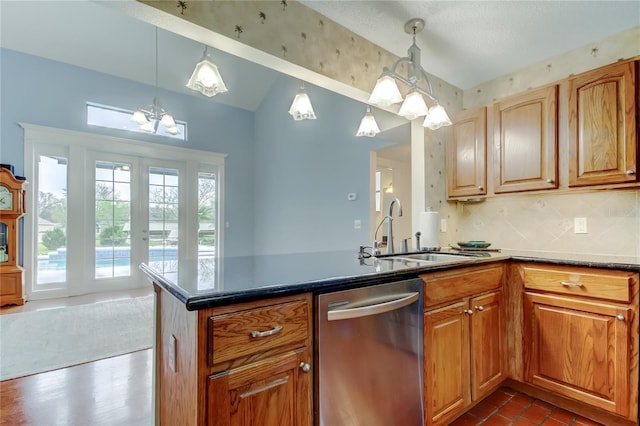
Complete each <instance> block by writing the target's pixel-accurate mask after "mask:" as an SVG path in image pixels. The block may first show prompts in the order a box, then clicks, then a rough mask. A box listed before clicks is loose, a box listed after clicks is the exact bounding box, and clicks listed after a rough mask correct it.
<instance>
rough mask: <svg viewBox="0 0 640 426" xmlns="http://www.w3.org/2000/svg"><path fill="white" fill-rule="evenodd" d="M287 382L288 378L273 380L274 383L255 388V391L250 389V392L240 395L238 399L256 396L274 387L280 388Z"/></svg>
mask: <svg viewBox="0 0 640 426" xmlns="http://www.w3.org/2000/svg"><path fill="white" fill-rule="evenodd" d="M288 381H289V376H286V377H282V378H280V379H275V380H274V381H272V382H269V383H265V384H264V385H262V386H258V387H257V388H255V389H251V390H248V391H246V392H243V393H241V394H240V398H246V397H248V396H251V395H255V394H257V393H260V392H263V391H266V390H269V389H271V388H275V387H278V386H280V385H284V384H285V383H287V382H288Z"/></svg>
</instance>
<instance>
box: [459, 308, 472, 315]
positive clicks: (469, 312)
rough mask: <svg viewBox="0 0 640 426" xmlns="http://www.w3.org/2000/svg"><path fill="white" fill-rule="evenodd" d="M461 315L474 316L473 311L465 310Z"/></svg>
mask: <svg viewBox="0 0 640 426" xmlns="http://www.w3.org/2000/svg"><path fill="white" fill-rule="evenodd" d="M460 313H461V314H467V315H473V311H472V310H471V309H465V310H464V311H462V312H460Z"/></svg>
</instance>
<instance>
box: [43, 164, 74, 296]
mask: <svg viewBox="0 0 640 426" xmlns="http://www.w3.org/2000/svg"><path fill="white" fill-rule="evenodd" d="M37 211H38V219H37V229H38V231H37V233H38V271H37V274H36V275H37V280H36V282H37V284H52V283H61V282H65V281H66V280H67V159H66V158H63V157H54V156H46V155H40V156H39V157H38V207H37Z"/></svg>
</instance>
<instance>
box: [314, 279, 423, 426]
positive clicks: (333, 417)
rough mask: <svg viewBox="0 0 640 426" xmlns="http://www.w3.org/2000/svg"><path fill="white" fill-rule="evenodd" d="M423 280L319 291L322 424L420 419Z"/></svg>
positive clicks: (400, 424)
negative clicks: (325, 291)
mask: <svg viewBox="0 0 640 426" xmlns="http://www.w3.org/2000/svg"><path fill="white" fill-rule="evenodd" d="M422 286H423V282H422V280H421V279H419V278H418V279H410V280H404V281H398V282H392V283H388V284H380V285H375V286H371V287H364V288H358V289H354V290H345V291H339V292H333V293H327V294H322V295H319V296H318V310H317V312H318V373H317V378H318V407H319V413H320V419H319V422H320V423H319V424H320V425H321V426H394V425H396V426H422V425H424V409H423V401H424V398H423V389H424V387H423V360H422V352H423V334H422V315H423V314H422Z"/></svg>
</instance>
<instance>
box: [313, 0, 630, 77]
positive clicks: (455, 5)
mask: <svg viewBox="0 0 640 426" xmlns="http://www.w3.org/2000/svg"><path fill="white" fill-rule="evenodd" d="M302 3H304V4H306V5H307V6H309V7H311V8H313V9H315V10H316V11H318V12H319V13H321V14H323V15H325V16H327V17H328V18H330V19H332V20H334V21H335V22H337V23H339V24H341V25H343V26H345V27H347V28H349V29H350V30H352V31H353V32H355V33H356V34H358V35H360V36H362V37H364V38H366V39H368V40H370V41H372V42H373V43H375V44H377V45H379V46H381V47H383V48H385V49H386V50H388V51H390V52H392V53H394V54H396V55H398V56H406V54H407V49H408V48H409V46H410V45H411V36H410V35H408V34H406V33H405V32H404V24H405V23H406V22H407V21H408V20H410V19H411V18H422V19H424V20H425V22H426V25H425V28H424V30H423V31H422V32H421V33H420V34H419V35H418V37H417V45H418V47H420V49H421V50H422V66H423V67H424V68H425V70H426V71H427V72H428V73H430V74H433V75H435V76H438V77H440V78H441V79H443V80H445V81H447V82H449V83H451V84H453V85H454V86H457V87H459V88H461V89H469V88H471V87H474V86H476V85H478V84H480V83H484V82H486V81H489V80H493V79H494V78H496V77H500V76H502V75H505V74H508V73H510V72H513V71H516V70H519V69H522V68H525V67H527V66H529V65H532V64H534V63H537V62H539V61H542V60H544V59H547V58H551V57H553V56H556V55H558V54H561V53H564V52H567V51H569V50H572V49H575V48H578V47H582V46H585V45H588V44H590V43H593V42H596V41H599V40H601V39H603V38H605V37H608V36H610V35H613V34H616V33H620V32H623V31H625V30H628V29H630V28H633V27H635V26H638V25H640V1H638V0H633V1H624V0H614V1H597V0H589V1H559V0H535V1H516V0H502V1H486V0H482V1H481V0H475V1H451V0H449V1H445V0H435V1H363V0H361V1H318V0H302ZM638 43H639V44H640V40H638Z"/></svg>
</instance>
